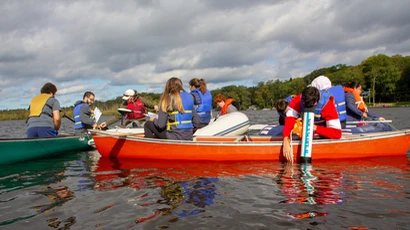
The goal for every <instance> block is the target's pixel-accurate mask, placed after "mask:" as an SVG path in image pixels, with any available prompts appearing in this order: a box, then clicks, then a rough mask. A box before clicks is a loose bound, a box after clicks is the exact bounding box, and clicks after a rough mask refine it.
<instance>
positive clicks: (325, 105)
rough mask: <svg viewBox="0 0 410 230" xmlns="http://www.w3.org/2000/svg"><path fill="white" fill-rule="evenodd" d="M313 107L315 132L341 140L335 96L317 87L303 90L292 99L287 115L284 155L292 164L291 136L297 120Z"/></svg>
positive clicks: (284, 130) (284, 131)
mask: <svg viewBox="0 0 410 230" xmlns="http://www.w3.org/2000/svg"><path fill="white" fill-rule="evenodd" d="M312 107H316V109H315V125H314V126H313V131H314V132H315V133H316V134H317V135H319V136H321V137H324V138H330V139H340V138H341V137H342V128H341V124H340V120H339V116H338V113H337V111H336V107H335V106H334V99H333V96H331V95H330V94H329V93H328V92H326V91H319V90H318V89H317V88H316V87H313V86H308V87H307V88H305V89H304V90H303V92H302V94H299V95H298V96H296V97H294V98H293V99H292V101H291V102H290V103H289V109H288V111H287V113H286V118H285V127H284V128H283V143H282V147H283V155H284V156H285V158H286V159H287V160H288V161H290V162H293V152H292V151H291V146H290V135H291V132H292V130H293V128H294V125H295V122H296V119H297V118H300V117H301V114H303V112H304V110H305V108H312Z"/></svg>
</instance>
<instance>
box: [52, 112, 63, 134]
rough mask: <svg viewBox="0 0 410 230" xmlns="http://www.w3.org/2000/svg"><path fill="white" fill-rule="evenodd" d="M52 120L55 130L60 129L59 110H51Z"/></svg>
mask: <svg viewBox="0 0 410 230" xmlns="http://www.w3.org/2000/svg"><path fill="white" fill-rule="evenodd" d="M53 122H54V129H55V130H57V131H58V130H60V127H61V116H60V110H54V111H53Z"/></svg>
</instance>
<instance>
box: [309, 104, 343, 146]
mask: <svg viewBox="0 0 410 230" xmlns="http://www.w3.org/2000/svg"><path fill="white" fill-rule="evenodd" d="M322 118H323V119H325V120H326V127H325V126H314V130H315V131H316V133H317V134H319V135H320V136H323V137H326V138H330V139H340V138H341V137H342V126H341V124H340V120H339V116H338V114H337V111H336V107H335V106H334V102H333V100H332V99H330V100H329V101H328V102H327V104H326V105H325V106H324V107H323V109H322Z"/></svg>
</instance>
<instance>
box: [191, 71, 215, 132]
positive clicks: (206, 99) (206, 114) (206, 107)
mask: <svg viewBox="0 0 410 230" xmlns="http://www.w3.org/2000/svg"><path fill="white" fill-rule="evenodd" d="M189 88H190V90H191V95H192V96H193V97H194V107H195V108H196V112H197V114H198V116H199V126H198V129H200V128H202V127H205V126H207V125H208V124H209V122H210V121H211V111H212V94H211V92H210V91H209V90H208V89H207V87H206V82H205V80H204V79H198V78H193V79H191V80H190V81H189Z"/></svg>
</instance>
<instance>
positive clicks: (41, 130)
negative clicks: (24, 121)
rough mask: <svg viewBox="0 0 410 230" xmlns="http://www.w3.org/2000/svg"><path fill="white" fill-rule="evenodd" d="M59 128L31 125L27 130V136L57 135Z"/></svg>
mask: <svg viewBox="0 0 410 230" xmlns="http://www.w3.org/2000/svg"><path fill="white" fill-rule="evenodd" d="M57 134H58V132H57V130H55V129H53V128H50V127H31V128H29V129H28V130H27V138H44V137H56V136H57Z"/></svg>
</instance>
